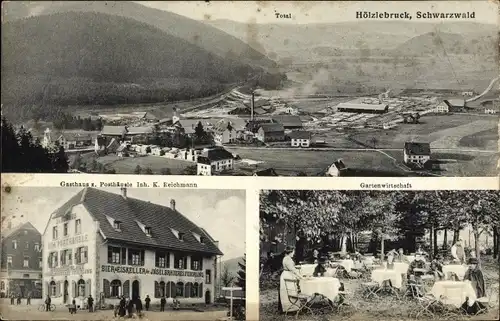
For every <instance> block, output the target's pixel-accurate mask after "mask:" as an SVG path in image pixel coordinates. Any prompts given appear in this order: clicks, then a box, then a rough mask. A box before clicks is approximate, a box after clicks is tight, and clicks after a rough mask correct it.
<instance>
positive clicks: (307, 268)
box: [297, 264, 317, 276]
mask: <svg viewBox="0 0 500 321" xmlns="http://www.w3.org/2000/svg"><path fill="white" fill-rule="evenodd" d="M316 266H317V264H302V265H300V266H297V269H298V270H299V271H300V274H301V275H306V276H312V275H313V273H314V269H315V268H316Z"/></svg>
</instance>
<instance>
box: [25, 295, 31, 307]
mask: <svg viewBox="0 0 500 321" xmlns="http://www.w3.org/2000/svg"><path fill="white" fill-rule="evenodd" d="M26 305H31V294H28V298H27V299H26Z"/></svg>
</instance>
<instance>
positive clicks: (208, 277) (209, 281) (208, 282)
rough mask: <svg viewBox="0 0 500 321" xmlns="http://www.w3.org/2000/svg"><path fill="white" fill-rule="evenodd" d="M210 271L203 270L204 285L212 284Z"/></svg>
mask: <svg viewBox="0 0 500 321" xmlns="http://www.w3.org/2000/svg"><path fill="white" fill-rule="evenodd" d="M211 273H212V271H210V270H205V283H206V284H212V274H211Z"/></svg>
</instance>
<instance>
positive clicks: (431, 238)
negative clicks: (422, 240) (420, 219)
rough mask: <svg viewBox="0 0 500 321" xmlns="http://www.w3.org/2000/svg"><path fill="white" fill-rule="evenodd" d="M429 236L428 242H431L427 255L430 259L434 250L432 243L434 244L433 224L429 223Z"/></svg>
mask: <svg viewBox="0 0 500 321" xmlns="http://www.w3.org/2000/svg"><path fill="white" fill-rule="evenodd" d="M429 238H430V243H431V250H430V251H429V255H430V259H431V260H432V258H433V257H434V256H433V253H434V250H433V247H434V246H433V244H434V241H433V239H434V225H431V230H430V231H429Z"/></svg>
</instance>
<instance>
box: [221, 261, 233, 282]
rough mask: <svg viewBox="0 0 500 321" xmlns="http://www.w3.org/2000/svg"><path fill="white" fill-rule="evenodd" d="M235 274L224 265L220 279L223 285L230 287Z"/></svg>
mask: <svg viewBox="0 0 500 321" xmlns="http://www.w3.org/2000/svg"><path fill="white" fill-rule="evenodd" d="M234 280H235V276H234V275H233V274H232V273H231V272H230V271H229V269H228V268H227V266H224V268H223V269H222V272H221V276H220V281H221V284H222V286H223V287H230V286H232V285H233V283H234Z"/></svg>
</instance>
